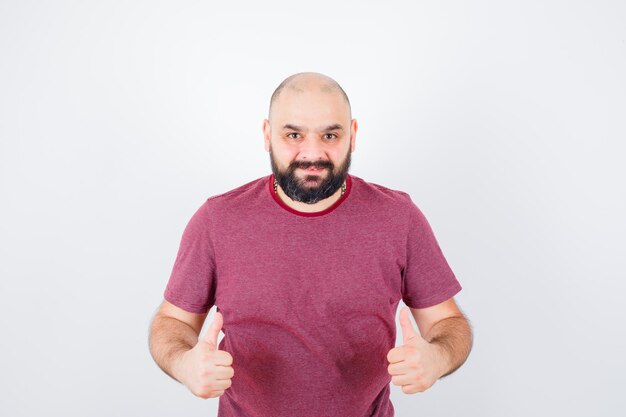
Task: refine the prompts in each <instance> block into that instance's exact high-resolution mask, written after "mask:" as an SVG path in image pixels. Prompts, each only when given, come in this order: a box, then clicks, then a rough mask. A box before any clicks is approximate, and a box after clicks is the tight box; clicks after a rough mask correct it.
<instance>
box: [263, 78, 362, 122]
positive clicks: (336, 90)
mask: <svg viewBox="0 0 626 417" xmlns="http://www.w3.org/2000/svg"><path fill="white" fill-rule="evenodd" d="M305 91H319V92H323V93H328V94H341V96H342V97H343V99H344V100H345V102H346V104H347V106H348V113H349V114H350V118H352V110H351V107H350V100H349V99H348V95H347V94H346V92H345V91H343V88H341V86H340V85H339V83H338V82H337V81H335V80H333V79H332V78H330V77H329V76H327V75H324V74H320V73H319V72H299V73H297V74H293V75H290V76H289V77H287V78H285V79H284V80H283V82H282V83H280V85H279V86H278V87H276V90H274V94H272V98H271V99H270V109H269V114H268V119H270V120H272V108H273V107H274V104H275V103H276V101H277V100H278V99H279V97H280V96H281V94H284V93H285V92H288V93H294V94H301V93H304V92H305Z"/></svg>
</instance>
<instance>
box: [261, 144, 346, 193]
mask: <svg viewBox="0 0 626 417" xmlns="http://www.w3.org/2000/svg"><path fill="white" fill-rule="evenodd" d="M351 153H352V152H350V149H348V154H347V155H346V158H345V159H344V162H343V163H342V164H341V166H340V167H339V168H338V169H337V171H335V166H334V164H333V163H332V162H331V161H315V162H313V161H311V162H304V161H293V162H292V163H290V164H289V166H288V167H287V169H286V170H285V171H281V170H280V169H279V168H278V166H277V165H276V161H275V160H274V154H273V153H272V150H271V149H270V163H271V164H272V172H273V173H274V178H275V179H276V181H277V182H278V184H279V185H280V188H282V189H283V191H284V192H285V194H287V196H288V197H289V198H291V199H292V200H293V201H299V202H301V203H306V204H315V203H317V202H318V201H320V200H324V199H326V198H328V197H330V196H332V195H333V194H334V193H335V192H336V191H337V190H338V189H339V187H341V185H342V184H343V182H344V181H345V180H346V177H347V175H348V170H349V169H350V163H351ZM297 168H318V169H320V173H319V175H317V174H314V175H308V174H306V175H305V176H304V178H299V177H297V176H296V169H297ZM324 172H327V175H326V176H325V177H324V176H323V175H322V174H324ZM313 182H315V183H316V185H307V183H309V184H312V183H313Z"/></svg>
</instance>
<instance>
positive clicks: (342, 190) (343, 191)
mask: <svg viewBox="0 0 626 417" xmlns="http://www.w3.org/2000/svg"><path fill="white" fill-rule="evenodd" d="M274 192H275V193H276V194H278V181H277V180H276V178H274ZM345 192H346V182H345V181H344V182H343V184H341V195H344V193H345Z"/></svg>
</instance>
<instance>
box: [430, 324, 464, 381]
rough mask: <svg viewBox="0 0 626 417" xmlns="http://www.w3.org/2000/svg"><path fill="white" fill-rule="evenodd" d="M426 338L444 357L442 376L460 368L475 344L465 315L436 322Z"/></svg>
mask: <svg viewBox="0 0 626 417" xmlns="http://www.w3.org/2000/svg"><path fill="white" fill-rule="evenodd" d="M424 339H426V340H427V341H428V342H430V343H431V344H432V345H434V346H436V348H437V350H438V351H439V353H440V355H441V357H442V362H443V372H442V375H441V377H440V378H443V377H444V376H448V375H450V374H451V373H453V372H454V371H456V370H457V369H458V368H460V367H461V365H463V363H465V360H466V359H467V357H468V356H469V353H470V351H471V350H472V345H473V334H472V329H471V326H470V324H469V322H468V320H467V318H465V317H448V318H446V319H443V320H441V321H439V322H437V323H435V324H434V325H433V327H432V328H431V329H430V331H429V332H428V334H426V336H425V337H424Z"/></svg>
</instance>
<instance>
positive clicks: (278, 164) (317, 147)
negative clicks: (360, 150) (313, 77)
mask: <svg viewBox="0 0 626 417" xmlns="http://www.w3.org/2000/svg"><path fill="white" fill-rule="evenodd" d="M356 129H357V125H356V120H354V119H353V120H350V110H349V108H348V104H347V103H346V102H345V101H344V99H343V97H342V96H341V95H340V94H339V93H338V92H332V93H329V92H322V91H317V90H316V89H313V90H311V91H301V92H298V93H294V92H292V91H289V90H287V89H285V90H283V91H282V92H281V95H280V96H279V98H278V100H277V101H276V102H275V103H274V106H273V109H272V115H271V120H267V119H266V120H264V123H263V132H264V136H265V149H266V150H267V151H268V152H269V153H270V163H271V165H272V172H273V173H274V177H275V178H276V180H277V181H278V184H279V185H280V187H281V188H282V189H283V191H284V192H285V194H287V196H288V197H289V198H291V199H292V200H294V201H300V202H303V203H307V204H314V203H317V202H318V201H320V200H324V199H326V198H328V197H330V196H332V195H333V194H334V193H335V192H336V191H337V190H338V189H339V187H341V184H343V182H344V180H345V179H346V176H347V174H348V170H349V168H350V163H351V153H352V151H353V150H354V139H355V136H356Z"/></svg>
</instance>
